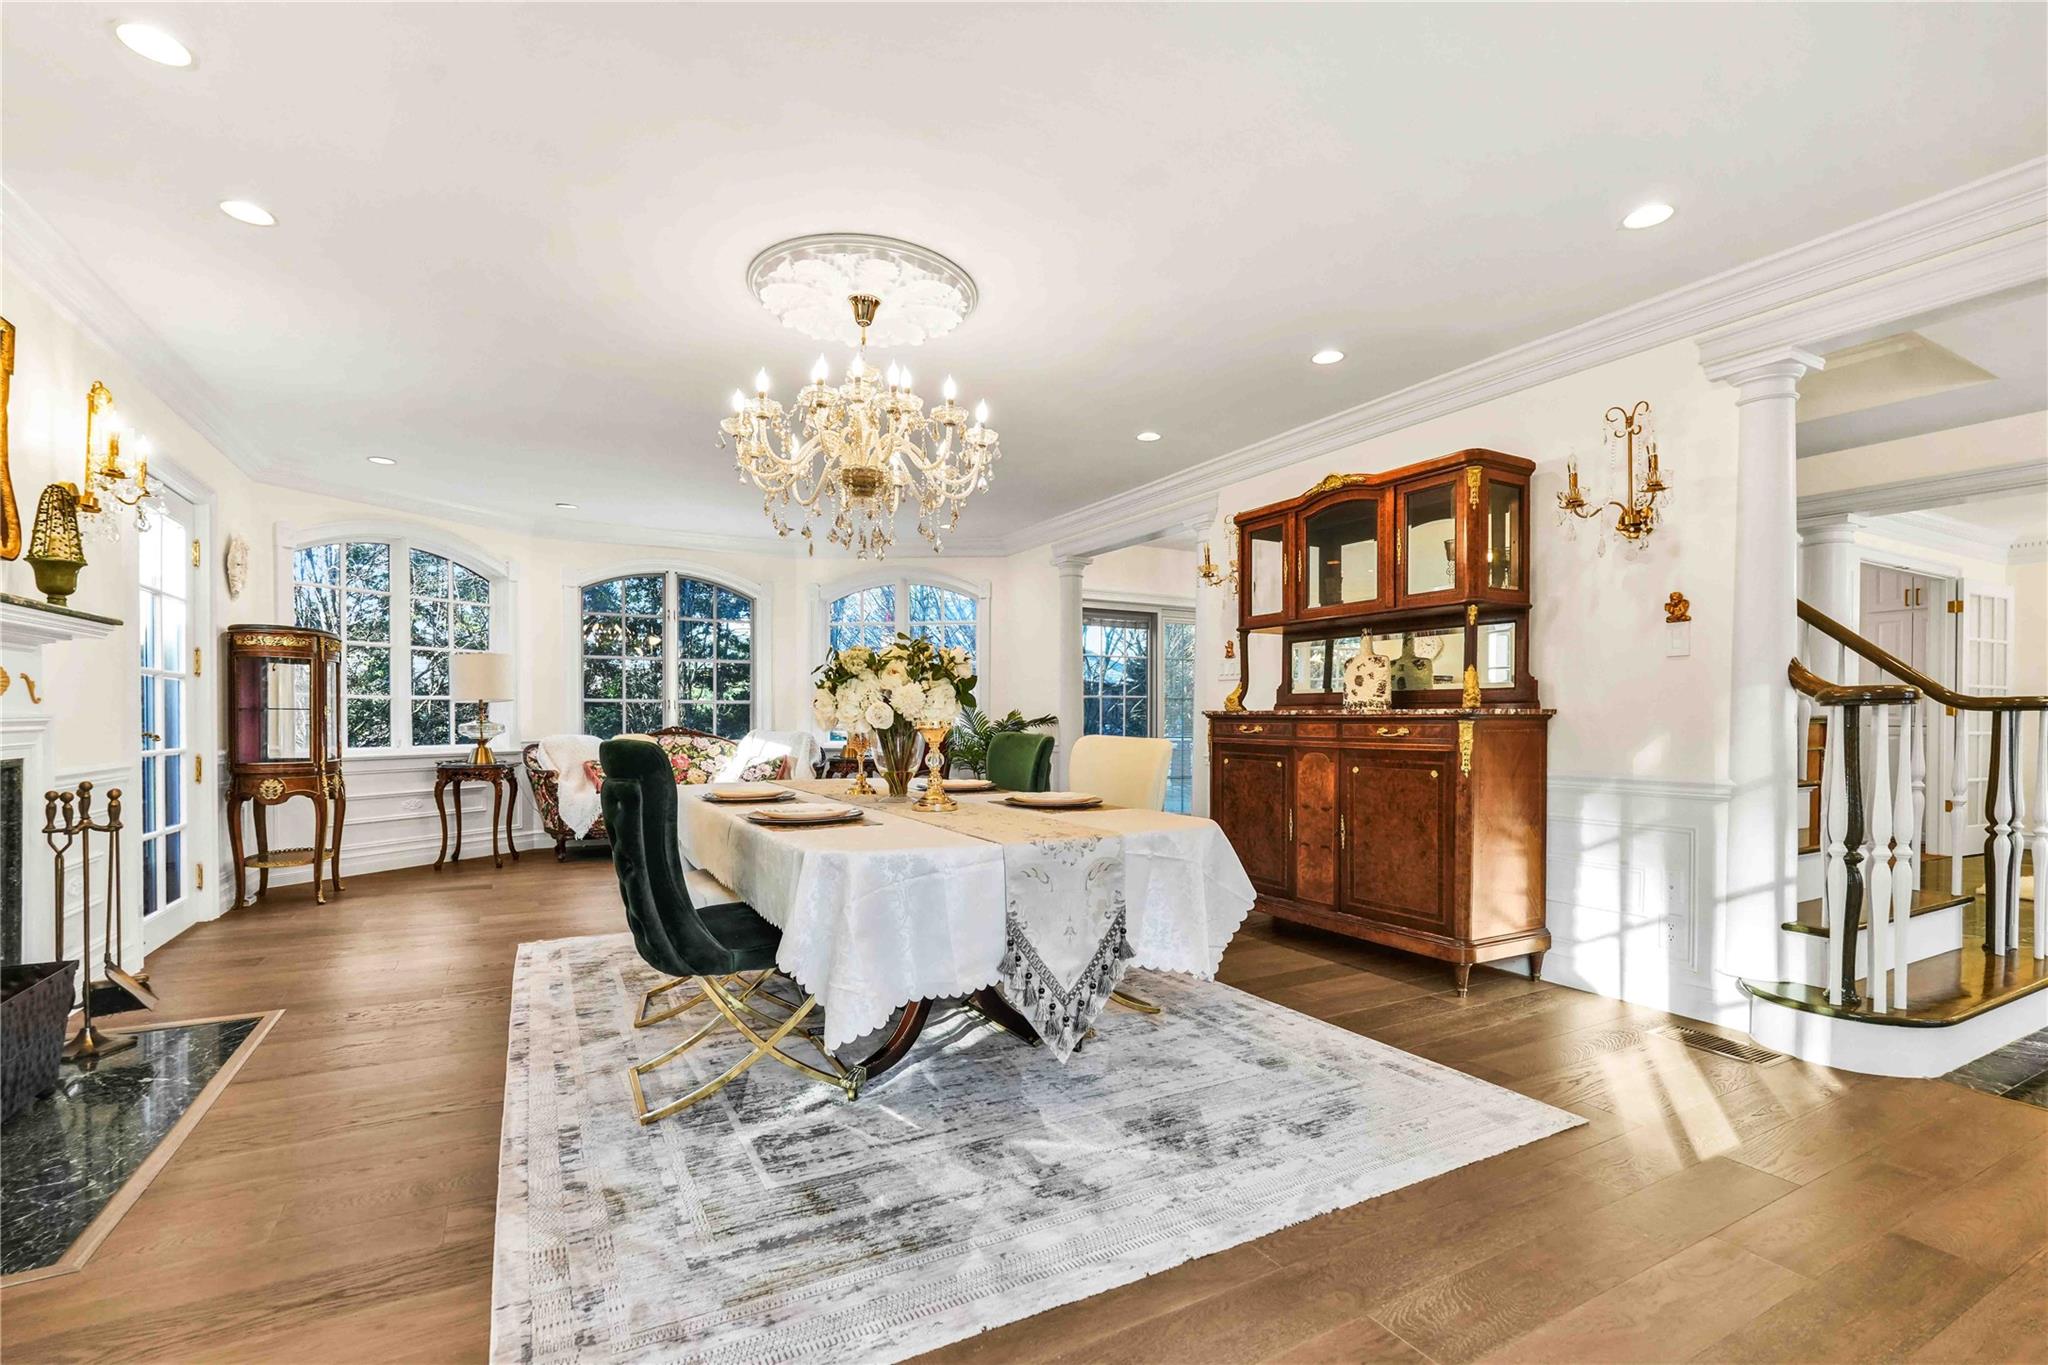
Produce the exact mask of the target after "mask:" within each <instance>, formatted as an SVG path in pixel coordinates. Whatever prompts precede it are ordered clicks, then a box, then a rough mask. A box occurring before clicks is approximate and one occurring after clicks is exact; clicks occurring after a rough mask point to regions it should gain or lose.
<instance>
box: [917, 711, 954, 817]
mask: <svg viewBox="0 0 2048 1365" xmlns="http://www.w3.org/2000/svg"><path fill="white" fill-rule="evenodd" d="M952 729H953V727H952V726H951V725H950V724H943V725H920V726H918V727H917V732H918V733H919V734H920V735H923V736H924V756H925V757H924V762H925V772H926V773H927V774H928V776H927V777H926V778H925V784H924V795H923V796H920V797H918V798H917V804H916V806H915V807H914V809H917V810H928V811H949V810H959V809H960V803H959V802H958V801H955V800H954V799H953V798H952V797H950V796H948V795H946V780H945V778H944V777H943V776H941V775H940V772H939V770H940V769H941V768H943V767H945V766H946V757H945V755H944V754H943V753H941V752H940V751H939V746H940V745H942V744H944V743H945V742H946V736H947V734H949V733H950V732H951V731H952Z"/></svg>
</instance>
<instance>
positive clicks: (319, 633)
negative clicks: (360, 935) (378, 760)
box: [225, 625, 348, 906]
mask: <svg viewBox="0 0 2048 1365" xmlns="http://www.w3.org/2000/svg"><path fill="white" fill-rule="evenodd" d="M226 646H227V647H226V650H225V653H226V655H227V680H228V685H227V693H228V780H227V784H226V785H227V802H228V842H229V846H230V849H231V851H232V854H233V861H234V865H235V904H236V905H238V906H239V905H242V904H244V903H246V902H247V900H248V875H249V871H250V870H251V869H254V870H255V872H256V874H257V884H256V894H257V897H258V898H259V899H260V898H261V897H263V896H265V895H267V894H268V893H269V891H270V873H271V870H272V869H273V868H280V867H306V866H310V867H311V868H312V869H313V900H314V903H315V904H318V905H325V904H326V903H327V891H326V888H327V887H328V886H330V885H331V886H332V887H333V888H334V889H335V890H336V891H340V890H341V828H342V824H343V822H344V821H345V820H346V818H347V815H348V789H347V787H346V785H344V783H343V781H342V773H341V736H342V730H341V720H342V713H341V708H342V691H341V656H342V646H341V637H340V636H337V635H333V634H330V633H329V632H327V631H324V630H309V629H307V628H305V627H303V626H265V625H240V626H229V627H228V628H227V632H226ZM299 796H303V797H305V798H306V799H307V800H308V801H310V802H312V804H313V843H312V846H311V847H310V848H272V847H271V846H270V808H271V807H272V806H275V805H278V804H280V803H282V802H285V801H289V800H291V799H292V798H293V797H299ZM251 803H253V807H254V824H255V826H256V856H254V857H253V858H252V857H250V856H248V852H247V850H246V849H245V848H244V847H243V838H242V807H243V806H244V805H247V804H251Z"/></svg>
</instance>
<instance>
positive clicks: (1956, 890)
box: [1948, 709, 1970, 896]
mask: <svg viewBox="0 0 2048 1365" xmlns="http://www.w3.org/2000/svg"><path fill="white" fill-rule="evenodd" d="M1949 718H1950V719H1951V720H1953V721H1955V744H1954V745H1953V746H1952V747H1951V748H1950V749H1949V760H1950V761H1949V769H1950V772H1949V794H1948V796H1949V800H1948V811H1949V816H1948V823H1949V831H1948V833H1949V839H1948V893H1949V894H1950V895H1951V896H1960V895H1962V894H1963V838H1964V836H1965V835H1966V834H1967V833H1968V831H1969V820H1970V727H1969V723H1968V713H1967V712H1965V711H1962V710H1960V709H1956V710H1951V711H1950V712H1949Z"/></svg>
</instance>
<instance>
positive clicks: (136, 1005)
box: [43, 782, 157, 1067]
mask: <svg viewBox="0 0 2048 1365" xmlns="http://www.w3.org/2000/svg"><path fill="white" fill-rule="evenodd" d="M92 803H93V787H92V783H90V782H81V783H79V784H78V790H77V791H76V792H55V791H53V792H46V793H44V796H43V838H44V840H45V842H47V843H48V844H49V846H50V852H51V854H52V856H53V857H54V858H55V860H56V874H57V875H56V888H57V952H56V956H57V958H58V959H59V960H60V961H61V960H62V959H63V957H64V888H65V878H64V870H65V869H64V864H65V860H66V858H67V857H68V856H69V854H70V852H71V849H72V846H73V845H74V844H75V845H76V846H77V848H78V858H79V894H80V899H81V901H82V904H81V905H80V906H79V913H80V923H79V937H80V939H81V940H82V941H81V942H80V944H79V952H78V958H79V961H80V962H81V963H83V964H84V966H85V969H86V983H85V989H84V991H83V992H82V993H81V994H82V995H83V998H84V1012H85V1019H84V1022H83V1023H82V1024H80V1025H79V1028H78V1032H77V1033H76V1034H74V1035H72V1038H71V1041H70V1042H68V1043H66V1044H65V1045H64V1060H65V1061H67V1062H72V1063H75V1064H77V1065H79V1066H88V1067H89V1066H91V1065H93V1064H94V1063H96V1062H98V1061H99V1060H100V1059H101V1058H102V1057H106V1056H109V1055H111V1054H113V1053H116V1052H119V1051H121V1050H122V1049H124V1048H129V1047H133V1046H134V1045H135V1039H134V1037H133V1036H132V1035H126V1034H119V1033H105V1032H102V1031H101V1030H100V1027H99V1025H98V1024H97V1023H95V1022H94V1016H95V1015H98V1014H103V1013H120V1012H122V1011H125V1010H133V1009H146V1010H154V1009H156V1008H157V997H156V993H155V992H154V991H152V990H151V989H150V987H149V976H148V974H147V973H140V974H138V973H132V972H129V971H127V970H126V969H125V968H123V967H122V966H121V963H120V958H121V956H122V949H123V946H124V945H123V943H122V931H121V791H120V788H118V787H116V788H113V789H112V790H110V791H108V792H107V805H106V815H105V817H104V818H103V819H99V820H95V819H94V818H93V812H92ZM95 834H100V835H104V836H106V841H107V846H106V851H107V897H106V916H105V917H106V924H105V925H104V927H103V928H102V930H101V942H100V969H101V971H103V972H104V973H105V975H104V976H103V977H102V978H101V979H100V980H97V981H95V980H93V979H92V836H93V835H95Z"/></svg>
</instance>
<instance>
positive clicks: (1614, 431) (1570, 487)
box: [1557, 398, 1671, 554]
mask: <svg viewBox="0 0 2048 1365" xmlns="http://www.w3.org/2000/svg"><path fill="white" fill-rule="evenodd" d="M1601 420H1602V422H1603V423H1604V425H1605V428H1606V430H1605V440H1606V441H1607V443H1608V445H1609V446H1610V447H1611V448H1612V449H1613V450H1614V461H1615V463H1616V464H1618V465H1620V466H1621V474H1622V480H1623V496H1622V497H1620V498H1610V499H1608V500H1607V501H1606V502H1604V503H1601V502H1590V501H1588V500H1587V498H1586V495H1585V493H1584V492H1583V491H1582V490H1581V489H1580V487H1579V462H1578V461H1577V460H1570V461H1567V462H1566V464H1565V480H1566V483H1565V490H1564V492H1562V493H1559V494H1558V495H1557V519H1558V523H1559V524H1560V525H1562V526H1563V527H1564V528H1565V532H1566V534H1567V535H1570V534H1571V533H1572V531H1573V530H1574V528H1575V527H1576V526H1577V524H1578V523H1579V522H1581V521H1597V520H1598V519H1599V518H1601V517H1602V516H1605V515H1606V513H1607V509H1608V508H1610V507H1611V508H1613V509H1614V526H1613V528H1612V531H1613V534H1614V535H1615V536H1616V537H1617V538H1618V539H1619V540H1620V541H1621V544H1622V548H1623V549H1624V550H1628V551H1630V552H1633V553H1640V552H1641V551H1642V549H1643V546H1644V543H1645V542H1646V541H1648V540H1649V538H1650V533H1651V532H1652V531H1654V530H1656V529H1657V513H1658V507H1657V504H1658V500H1659V499H1661V498H1663V497H1664V496H1665V495H1666V494H1668V493H1669V492H1670V491H1671V485H1669V484H1667V483H1665V482H1664V475H1663V472H1662V471H1661V470H1660V469H1659V468H1658V467H1657V436H1656V432H1655V429H1654V427H1653V426H1652V423H1651V419H1650V400H1649V399H1647V398H1645V399H1643V400H1641V401H1640V402H1638V403H1636V404H1635V405H1634V406H1633V407H1628V408H1624V407H1622V406H1621V405H1620V404H1618V403H1617V404H1616V405H1615V406H1613V407H1611V408H1609V409H1608V410H1607V414H1606V416H1605V417H1604V418H1602V419H1601ZM1639 455H1640V456H1641V457H1642V458H1643V459H1644V460H1645V461H1646V463H1645V464H1644V465H1643V467H1642V468H1641V469H1640V470H1638V468H1637V464H1636V461H1637V457H1638V456H1639ZM1599 551H1600V553H1601V554H1605V553H1607V541H1606V539H1605V538H1604V537H1603V538H1602V539H1601V541H1600V544H1599Z"/></svg>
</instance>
